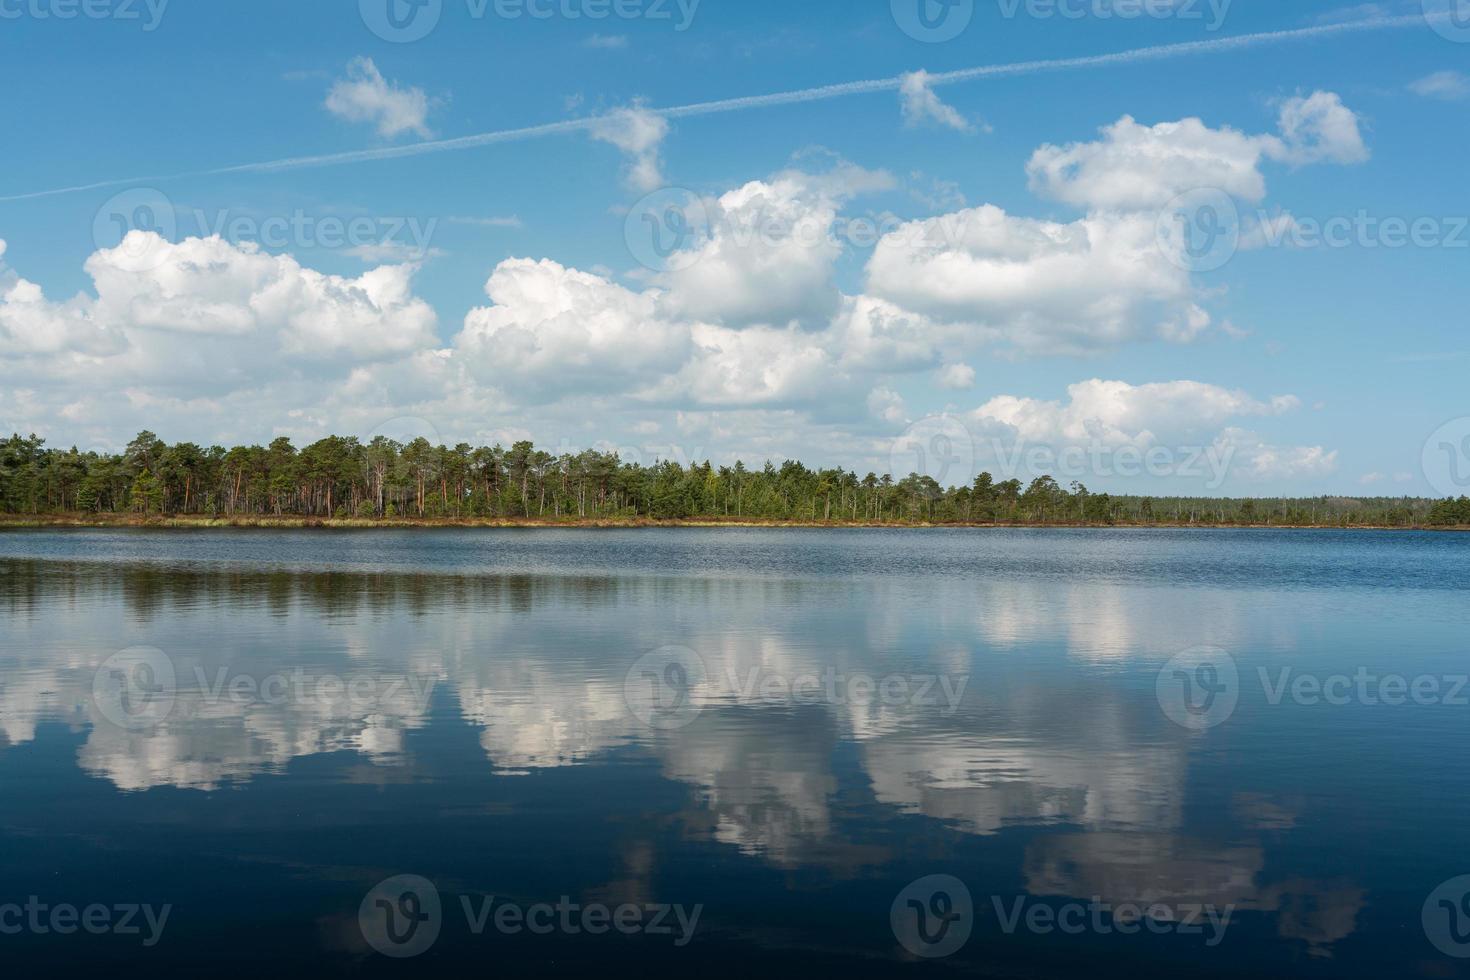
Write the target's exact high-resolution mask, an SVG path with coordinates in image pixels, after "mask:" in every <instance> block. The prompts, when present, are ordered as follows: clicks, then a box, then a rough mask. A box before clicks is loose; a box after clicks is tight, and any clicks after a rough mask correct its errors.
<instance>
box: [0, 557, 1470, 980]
mask: <svg viewBox="0 0 1470 980" xmlns="http://www.w3.org/2000/svg"><path fill="white" fill-rule="evenodd" d="M1467 629H1470V536H1463V535H1450V534H1444V535H1436V534H1420V533H1389V532H1368V531H1364V532H1333V531H1279V532H1277V531H1253V530H1239V531H1184V530H1136V531H1135V530H1101V531H1088V530H959V529H947V530H913V531H900V530H850V531H849V530H796V529H762V530H745V529H721V530H705V529H667V530H656V529H649V530H607V531H591V530H530V531H514V530H494V531H490V530H484V531H480V530H446V531H431V530H410V531H381V532H380V531H362V532H342V533H336V532H323V531H265V530H240V531H226V530H220V531H208V532H197V531H195V532H189V531H131V530H129V531H121V530H119V531H101V530H98V531H93V530H85V531H73V530H65V531H45V530H43V531H7V532H3V533H0V853H3V874H0V961H3V962H5V963H6V965H7V969H8V971H9V972H10V974H11V975H14V976H22V975H48V976H49V975H60V974H62V973H67V972H70V973H75V974H79V975H80V974H86V975H92V976H95V975H96V974H97V973H98V972H100V971H103V970H113V971H115V970H116V969H117V967H118V966H119V965H120V964H121V965H124V966H125V970H124V972H125V974H127V975H134V974H141V975H149V976H165V975H174V974H178V973H188V974H189V975H191V976H196V975H226V976H235V975H240V976H245V975H252V976H258V975H260V974H261V973H262V972H266V971H273V970H275V969H278V967H277V966H276V964H278V963H280V962H282V960H283V958H289V961H291V962H293V963H294V964H295V965H297V966H298V967H299V968H300V969H301V970H302V971H303V972H306V971H310V973H311V974H313V975H317V976H337V975H351V976H377V975H388V974H402V973H404V972H405V971H407V970H413V971H429V970H446V971H447V970H453V971H459V972H458V973H457V974H453V975H459V973H462V972H463V971H465V970H475V971H478V972H479V973H483V974H486V975H506V976H519V975H537V974H552V973H556V974H563V973H569V972H577V971H596V972H598V973H618V974H621V973H625V972H627V973H631V972H634V971H643V972H646V973H647V974H648V975H663V974H666V973H669V972H673V971H688V972H689V974H690V975H693V976H703V975H747V974H749V973H751V972H752V971H759V972H764V973H775V972H777V971H779V972H780V973H782V974H786V973H796V972H801V973H806V974H809V975H812V976H822V975H838V976H844V977H848V976H885V977H886V976H894V975H903V974H919V973H926V974H934V975H965V974H969V975H979V976H991V975H994V976H1005V977H1022V976H1025V977H1032V976H1035V977H1071V976H1075V975H1080V974H1083V973H1084V972H1085V973H1086V974H1090V975H1102V976H1128V977H1135V976H1140V975H1152V974H1155V973H1160V974H1165V973H1166V971H1167V973H1168V974H1175V975H1182V974H1183V973H1184V971H1188V973H1189V974H1191V975H1197V976H1240V975H1251V976H1282V977H1286V976H1290V977H1313V976H1322V977H1328V976H1332V977H1342V976H1362V977H1375V978H1377V977H1385V976H1410V975H1417V976H1425V977H1445V976H1460V975H1470V959H1467V958H1466V957H1470V878H1466V879H1462V878H1461V876H1464V875H1470V820H1467V817H1470V753H1467V752H1466V746H1467V744H1470V741H1467V738H1470V687H1467V685H1466V675H1467V674H1470V657H1467V644H1466V637H1467ZM143 971H147V973H146V974H143ZM445 975H451V974H445ZM758 975H759V974H758Z"/></svg>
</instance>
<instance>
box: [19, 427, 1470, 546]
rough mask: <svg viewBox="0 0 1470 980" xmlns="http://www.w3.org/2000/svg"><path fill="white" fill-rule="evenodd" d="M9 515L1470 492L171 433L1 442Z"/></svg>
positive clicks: (1314, 502) (843, 507) (1212, 509)
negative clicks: (113, 440)
mask: <svg viewBox="0 0 1470 980" xmlns="http://www.w3.org/2000/svg"><path fill="white" fill-rule="evenodd" d="M0 512H4V513H10V514H23V515H50V514H65V513H104V514H134V515H140V516H149V515H206V516H214V517H226V518H228V517H250V516H260V517H265V516H274V517H291V516H298V517H311V518H326V517H333V518H347V517H353V518H368V519H391V518H537V519H553V520H554V519H578V518H581V519H585V518H601V519H616V518H652V519H665V520H666V519H678V518H715V519H730V520H741V519H758V520H791V521H854V522H858V521H862V522H906V521H908V522H919V521H921V522H931V523H1020V524H1026V523H1053V524H1066V523H1078V524H1081V523H1087V524H1151V523H1157V524H1249V525H1262V524H1264V525H1319V526H1347V525H1380V526H1390V527H1414V526H1426V525H1427V526H1434V525H1470V500H1467V499H1466V498H1463V497H1462V498H1461V499H1459V500H1444V501H1432V500H1425V499H1419V498H1409V497H1401V498H1386V497H1375V498H1366V499H1363V498H1340V497H1320V498H1311V499H1254V500H1224V499H1212V498H1181V497H1120V496H1110V495H1108V494H1105V493H1092V492H1089V491H1088V490H1087V488H1086V487H1084V486H1082V485H1081V484H1079V483H1073V484H1071V486H1070V487H1062V486H1061V485H1060V484H1058V483H1057V481H1056V480H1054V479H1052V478H1051V477H1049V476H1046V477H1040V478H1038V479H1035V480H1033V481H1031V482H1030V483H1029V484H1027V485H1024V486H1023V485H1022V483H1021V482H1020V481H1019V480H1014V479H1013V480H1003V481H997V480H995V479H994V478H992V477H991V475H990V474H988V473H982V474H981V475H980V476H979V477H978V478H976V479H975V481H974V482H973V483H972V484H970V485H968V486H961V487H941V486H940V485H939V484H938V483H936V482H935V481H934V480H933V479H932V478H930V477H927V476H922V475H919V474H910V475H909V476H906V477H903V478H900V479H895V478H893V477H892V476H888V475H884V476H879V475H877V474H874V473H869V474H867V475H866V476H864V477H861V478H860V477H858V475H857V474H856V473H853V472H848V471H844V470H840V469H837V470H814V469H809V468H807V467H806V466H803V465H802V464H801V463H798V462H792V461H787V462H784V463H782V464H781V465H780V466H776V465H774V464H772V463H767V464H766V465H765V467H764V468H762V469H759V470H754V469H747V468H746V467H745V466H744V465H742V464H740V463H737V464H735V465H734V466H720V467H715V466H713V465H711V464H710V463H708V462H706V463H701V464H695V465H691V466H681V465H679V464H678V463H674V462H661V463H657V464H656V465H652V466H645V465H640V464H637V463H627V462H623V461H622V460H620V459H619V458H618V456H617V455H616V454H615V453H603V452H597V451H592V450H589V451H587V452H582V453H577V454H565V455H561V456H554V455H552V454H550V453H547V452H544V451H542V450H539V449H537V448H536V447H535V446H533V445H532V444H531V443H529V442H518V443H516V444H515V445H513V446H511V447H510V448H509V449H505V448H502V447H500V446H494V447H489V448H486V447H474V446H470V445H467V444H463V443H462V444H460V445H457V446H454V447H452V448H451V447H446V446H434V445H432V444H430V443H429V442H428V441H427V440H424V439H416V440H414V441H412V442H409V443H406V444H400V443H397V442H394V441H393V440H391V439H387V438H383V437H379V438H376V439H374V440H373V441H372V442H370V443H367V444H363V443H361V442H359V441H358V440H357V439H355V438H341V437H338V436H331V437H328V438H326V439H322V440H320V441H319V442H315V443H313V444H311V445H310V446H306V447H305V448H303V449H299V450H298V449H297V448H295V447H294V446H292V444H291V442H290V440H289V439H285V438H281V439H276V440H275V441H274V442H272V443H271V444H270V445H269V446H263V447H262V446H237V447H234V448H231V449H226V448H224V447H220V446H212V447H209V448H204V447H201V446H197V445H194V444H193V443H187V442H185V443H178V444H177V445H172V446H170V445H167V444H165V443H164V442H163V441H162V440H160V439H159V438H158V437H157V436H155V435H154V434H153V433H151V432H143V433H140V434H139V435H138V437H137V438H136V439H134V440H133V441H132V442H130V443H129V444H128V446H127V449H126V450H125V451H124V452H123V453H122V454H121V455H107V454H98V453H82V452H78V451H77V450H76V449H69V450H59V449H47V448H46V447H45V441H44V440H42V439H39V438H37V437H36V436H34V435H33V436H31V437H29V438H22V437H21V436H19V435H15V436H12V437H11V438H10V439H9V440H7V441H5V442H4V443H0Z"/></svg>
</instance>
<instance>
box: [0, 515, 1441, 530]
mask: <svg viewBox="0 0 1470 980" xmlns="http://www.w3.org/2000/svg"><path fill="white" fill-rule="evenodd" d="M678 527H693V528H699V527H704V528H778V527H788V528H834V529H836V528H1098V529H1107V528H1120V529H1122V528H1134V529H1140V528H1189V527H1192V528H1213V529H1224V530H1228V529H1232V528H1255V529H1258V530H1267V529H1269V530H1308V529H1317V530H1383V531H1388V530H1395V531H1405V530H1436V531H1464V530H1470V527H1436V528H1428V527H1421V526H1415V527H1388V526H1385V525H1377V524H1351V525H1345V524H1211V523H1202V522H1201V523H1193V524H1190V523H1177V522H1169V521H1158V522H1155V523H1151V524H1084V523H1080V522H1072V523H1055V522H1046V523H1037V524H1015V523H1002V524H990V523H985V524H965V523H943V524H931V523H925V522H913V521H783V520H768V519H762V518H681V519H672V520H655V519H653V518H649V517H625V518H624V517H617V518H577V517H563V518H535V517H530V518H522V517H446V518H438V517H432V518H430V517H425V518H416V517H393V518H381V519H378V518H361V517H346V518H337V517H301V516H293V515H283V516H280V517H272V516H261V515H236V516H231V517H210V516H207V515H202V514H175V515H172V516H162V515H143V514H0V530H4V529H8V528H10V529H13V528H146V529H175V530H207V529H217V528H276V529H305V528H312V529H322V530H339V531H351V530H383V529H388V528H392V529H408V528H467V529H468V528H678Z"/></svg>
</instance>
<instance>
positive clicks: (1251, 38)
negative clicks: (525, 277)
mask: <svg viewBox="0 0 1470 980" xmlns="http://www.w3.org/2000/svg"><path fill="white" fill-rule="evenodd" d="M1438 16H1440V15H1435V14H1411V15H1404V16H1400V17H1374V18H1371V19H1367V20H1358V21H1348V22H1346V23H1341V24H1321V25H1318V26H1316V27H1301V28H1296V29H1293V30H1284V31H1265V32H1261V33H1257V34H1241V35H1238V36H1236V37H1221V38H1211V39H1210V40H1207V41H1185V42H1181V43H1178V44H1161V45H1156V46H1154V47H1149V48H1135V49H1134V50H1132V51H1118V52H1115V53H1113V54H1098V55H1086V56H1082V57H1076V58H1052V59H1046V60H1042V61H1021V62H1016V63H1014V64H1009V65H981V66H979V67H976V68H962V69H960V70H958V71H948V72H941V73H938V74H933V75H930V76H929V82H930V84H932V85H954V84H958V83H960V82H969V81H974V80H976V79H981V78H1000V77H1005V76H1016V75H1036V74H1041V73H1042V72H1051V71H1068V70H1072V69H1080V68H1104V67H1110V66H1113V65H1130V64H1137V63H1141V62H1147V61H1162V60H1164V59H1168V58H1181V57H1185V56H1187V55H1193V54H1209V53H1214V52H1224V51H1239V50H1242V49H1245V48H1256V47H1263V46H1265V45H1270V44H1281V43H1284V42H1287V41H1299V40H1306V39H1309V38H1320V37H1333V36H1336V35H1339V34H1359V33H1365V32H1368V31H1387V30H1395V29H1398V28H1407V27H1423V26H1425V25H1426V24H1427V23H1428V22H1429V21H1431V20H1434V19H1436V17H1438ZM1444 16H1448V15H1444ZM903 80H904V76H903V75H895V76H894V77H892V78H874V79H868V80H866V81H856V82H841V83H838V84H835V85H823V86H819V87H817V88H806V89H798V90H796V91H794V92H775V93H772V94H769V95H750V96H744V97H740V98H734V99H719V100H716V101H713V102H696V103H694V104H692V105H683V106H670V107H668V108H663V109H659V108H653V107H649V108H648V109H647V111H648V112H651V113H655V114H657V115H660V116H664V117H666V118H669V119H683V118H686V117H690V116H708V115H714V114H716V113H722V112H740V111H743V110H746V109H764V108H767V107H770V106H782V105H796V104H798V103H802V102H820V101H824V100H826V99H840V98H845V97H847V96H850V95H866V94H871V93H875V92H889V91H897V90H898V89H899V87H900V86H901V85H902V84H903ZM599 122H602V117H598V116H592V117H588V118H585V119H568V120H565V121H563V122H554V123H544V124H542V125H540V126H526V127H524V128H521V129H503V130H499V131H497V132H493V133H478V134H475V135H472V136H459V137H455V138H453V139H443V140H428V141H425V142H422V143H410V144H408V145H406V146H393V147H379V148H376V149H371V150H352V151H349V152H346V153H326V154H322V155H319V156H304V157H288V158H286V159H283V160H268V161H265V162H262V163H242V164H237V165H235V166H231V167H218V168H215V169H213V170H194V171H190V172H188V173H179V174H168V175H154V176H150V177H128V178H124V179H119V180H103V181H98V182H96V183H92V184H78V185H76V186H73V187H58V188H54V189H52V190H45V191H32V192H30V193H28V194H11V195H7V196H3V197H0V202H5V201H28V200H33V199H35V198H40V197H54V196H56V195H58V194H73V193H77V192H80V191H91V190H101V189H105V188H109V187H122V186H126V185H129V184H141V183H150V182H160V181H166V180H182V179H185V178H190V177H215V176H221V175H225V174H239V173H269V172H274V171H282V170H300V169H304V168H307V167H330V166H336V165H338V164H349V163H366V162H368V161H371V160H394V159H398V158H400V157H413V156H421V155H423V154H426V153H447V152H449V151H452V150H469V149H473V148H475V147H480V146H490V145H492V144H495V143H512V142H518V141H521V140H529V139H537V138H539V137H542V136H555V135H559V134H563V133H575V132H582V131H585V130H589V129H591V128H593V127H594V126H596V125H598V123H599Z"/></svg>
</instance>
